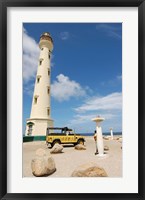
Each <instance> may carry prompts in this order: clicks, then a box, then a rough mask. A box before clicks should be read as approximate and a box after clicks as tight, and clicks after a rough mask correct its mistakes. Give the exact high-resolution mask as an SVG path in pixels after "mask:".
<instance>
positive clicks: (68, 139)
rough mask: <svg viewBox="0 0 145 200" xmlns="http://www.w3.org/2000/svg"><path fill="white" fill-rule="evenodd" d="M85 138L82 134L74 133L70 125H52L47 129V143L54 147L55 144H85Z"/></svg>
mask: <svg viewBox="0 0 145 200" xmlns="http://www.w3.org/2000/svg"><path fill="white" fill-rule="evenodd" d="M84 142H85V138H84V136H82V135H80V134H76V133H73V131H72V129H69V128H68V127H63V128H56V127H50V128H47V131H46V144H47V145H48V146H49V145H51V147H53V146H54V145H55V144H74V145H76V144H84Z"/></svg>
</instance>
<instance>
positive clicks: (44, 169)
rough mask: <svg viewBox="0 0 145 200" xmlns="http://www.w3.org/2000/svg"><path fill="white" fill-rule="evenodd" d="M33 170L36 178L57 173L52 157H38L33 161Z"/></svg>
mask: <svg viewBox="0 0 145 200" xmlns="http://www.w3.org/2000/svg"><path fill="white" fill-rule="evenodd" d="M31 169H32V173H33V175H34V176H38V177H39V176H48V175H50V174H52V173H54V172H55V171H56V167H55V162H54V159H53V158H52V157H47V156H43V157H40V156H39V157H36V158H34V159H33V160H32V161H31Z"/></svg>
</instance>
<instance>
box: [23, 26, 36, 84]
mask: <svg viewBox="0 0 145 200" xmlns="http://www.w3.org/2000/svg"><path fill="white" fill-rule="evenodd" d="M38 57H39V47H38V44H37V43H36V41H35V40H34V39H33V38H32V37H30V36H29V35H28V34H27V31H26V30H25V29H24V28H23V79H24V81H25V82H27V81H29V80H30V79H31V78H34V77H35V74H36V71H37V65H38Z"/></svg>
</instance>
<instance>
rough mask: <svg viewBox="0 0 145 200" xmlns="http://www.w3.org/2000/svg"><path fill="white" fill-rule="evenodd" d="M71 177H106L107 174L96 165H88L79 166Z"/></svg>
mask: <svg viewBox="0 0 145 200" xmlns="http://www.w3.org/2000/svg"><path fill="white" fill-rule="evenodd" d="M71 176H72V177H107V176H108V175H107V173H106V172H105V170H104V169H103V168H101V167H98V166H96V164H93V163H88V164H84V165H81V166H79V167H78V168H77V169H76V170H75V171H74V172H73V173H72V175H71Z"/></svg>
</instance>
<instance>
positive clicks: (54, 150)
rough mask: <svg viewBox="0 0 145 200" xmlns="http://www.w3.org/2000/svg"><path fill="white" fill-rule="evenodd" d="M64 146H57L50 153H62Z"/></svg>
mask: <svg viewBox="0 0 145 200" xmlns="http://www.w3.org/2000/svg"><path fill="white" fill-rule="evenodd" d="M62 150H63V146H62V145H61V144H55V145H54V146H53V148H52V149H51V151H50V153H62Z"/></svg>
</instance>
